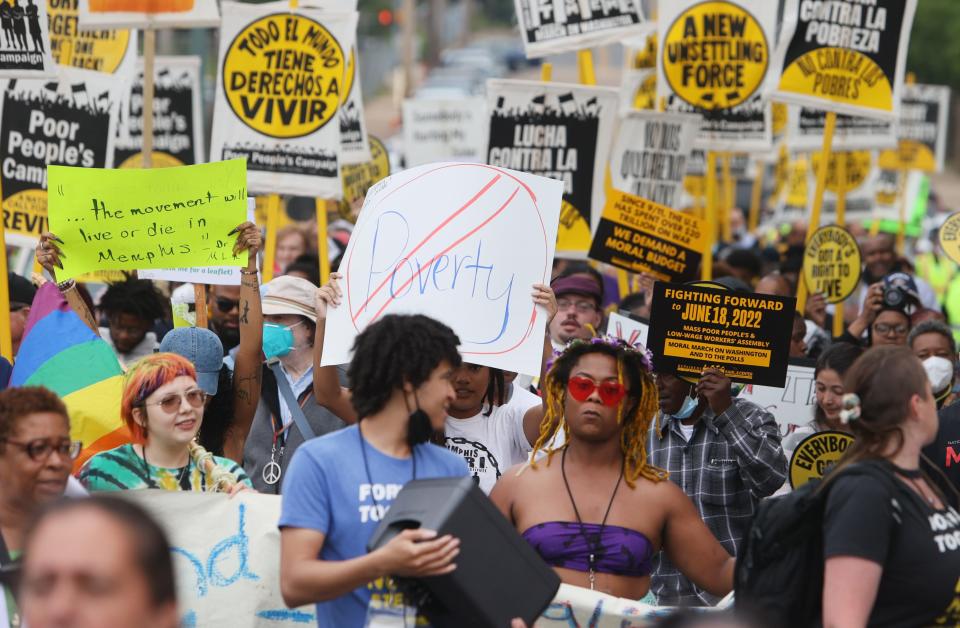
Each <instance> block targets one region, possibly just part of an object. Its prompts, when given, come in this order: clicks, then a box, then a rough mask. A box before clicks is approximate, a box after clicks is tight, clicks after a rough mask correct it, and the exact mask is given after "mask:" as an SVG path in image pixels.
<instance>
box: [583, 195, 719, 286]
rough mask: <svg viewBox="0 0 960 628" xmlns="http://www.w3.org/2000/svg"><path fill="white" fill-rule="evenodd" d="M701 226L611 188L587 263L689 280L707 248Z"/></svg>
mask: <svg viewBox="0 0 960 628" xmlns="http://www.w3.org/2000/svg"><path fill="white" fill-rule="evenodd" d="M703 222H704V221H703V219H702V218H699V217H697V216H694V215H693V214H685V213H683V212H678V211H676V210H673V209H670V208H669V207H664V206H663V205H659V204H657V203H654V202H653V201H648V200H646V199H643V198H640V197H637V196H632V195H630V194H625V193H624V192H621V191H620V190H613V189H611V190H608V191H607V205H606V207H604V209H603V214H602V215H601V216H600V224H599V225H597V233H596V234H595V235H594V238H593V244H592V246H591V247H590V258H591V259H595V260H597V261H599V262H603V263H605V264H612V265H614V266H616V267H618V268H623V269H625V270H629V271H631V272H635V273H639V272H645V273H650V274H651V275H653V276H654V277H656V278H657V279H661V280H664V281H678V282H684V281H691V280H693V279H694V278H695V277H696V274H697V269H698V267H699V265H700V258H701V257H702V251H703V249H704V246H705V244H706V230H705V229H704V224H703Z"/></svg>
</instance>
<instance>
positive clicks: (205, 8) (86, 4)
mask: <svg viewBox="0 0 960 628" xmlns="http://www.w3.org/2000/svg"><path fill="white" fill-rule="evenodd" d="M79 8H80V28H81V29H83V30H92V29H98V28H141V29H144V28H152V29H160V28H203V27H211V28H213V27H216V26H219V25H220V14H219V13H218V12H217V3H216V2H215V1H214V0H125V1H122V2H118V0H79Z"/></svg>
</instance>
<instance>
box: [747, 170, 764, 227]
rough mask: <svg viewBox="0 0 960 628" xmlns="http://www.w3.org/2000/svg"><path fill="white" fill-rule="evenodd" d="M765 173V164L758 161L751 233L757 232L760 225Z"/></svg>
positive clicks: (750, 223) (751, 215) (751, 200)
mask: <svg viewBox="0 0 960 628" xmlns="http://www.w3.org/2000/svg"><path fill="white" fill-rule="evenodd" d="M765 171H766V167H765V166H764V163H763V162H762V161H760V160H759V159H758V160H757V162H756V170H755V173H754V176H753V188H751V190H750V217H749V220H748V223H747V229H748V230H749V231H750V233H753V232H754V231H756V230H757V227H758V226H759V224H760V203H761V201H762V200H763V175H764V173H765Z"/></svg>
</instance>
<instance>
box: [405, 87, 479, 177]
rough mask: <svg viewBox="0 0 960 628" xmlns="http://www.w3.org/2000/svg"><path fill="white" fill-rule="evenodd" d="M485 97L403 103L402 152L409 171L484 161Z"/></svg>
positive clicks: (413, 100) (416, 100)
mask: <svg viewBox="0 0 960 628" xmlns="http://www.w3.org/2000/svg"><path fill="white" fill-rule="evenodd" d="M487 126H488V124H487V103H486V101H485V100H484V99H483V98H463V99H460V100H425V99H419V98H417V99H408V100H404V101H403V151H404V153H405V154H406V164H407V167H408V168H412V167H413V166H420V165H423V164H429V163H433V162H436V161H471V162H483V161H484V155H483V149H484V146H486V143H487Z"/></svg>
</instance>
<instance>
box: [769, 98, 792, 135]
mask: <svg viewBox="0 0 960 628" xmlns="http://www.w3.org/2000/svg"><path fill="white" fill-rule="evenodd" d="M770 109H771V115H772V118H773V136H774V137H781V136H783V134H784V133H785V132H786V130H787V118H788V116H789V113H788V110H787V106H786V105H785V104H783V103H782V102H775V103H773V104H772V105H771V107H770Z"/></svg>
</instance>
